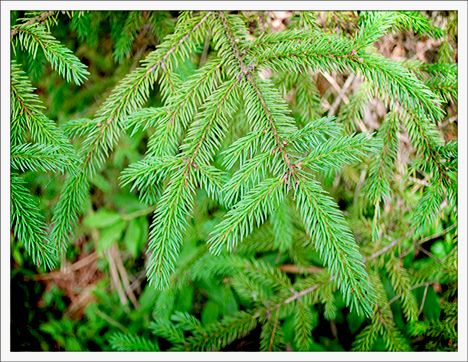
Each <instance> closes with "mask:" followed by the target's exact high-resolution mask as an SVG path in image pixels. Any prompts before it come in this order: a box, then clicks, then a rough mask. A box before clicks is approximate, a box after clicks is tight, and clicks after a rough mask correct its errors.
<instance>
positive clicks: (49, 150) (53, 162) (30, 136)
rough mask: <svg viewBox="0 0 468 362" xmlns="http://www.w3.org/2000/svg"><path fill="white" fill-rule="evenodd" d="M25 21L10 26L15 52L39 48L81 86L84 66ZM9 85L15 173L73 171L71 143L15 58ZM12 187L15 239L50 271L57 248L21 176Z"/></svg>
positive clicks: (16, 176)
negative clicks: (46, 109) (19, 49)
mask: <svg viewBox="0 0 468 362" xmlns="http://www.w3.org/2000/svg"><path fill="white" fill-rule="evenodd" d="M46 15H47V14H46ZM48 16H50V15H48ZM34 19H35V18H33V20H34ZM41 19H42V18H41ZM26 20H27V19H24V22H23V23H22V24H18V25H16V26H14V27H13V30H12V37H15V36H17V39H18V41H17V42H16V43H15V42H13V44H14V45H15V46H14V47H13V49H15V48H16V46H18V42H19V45H20V46H21V47H23V48H25V49H27V51H28V52H29V53H32V55H33V56H34V57H35V55H36V52H37V49H38V46H39V45H40V46H41V47H42V48H43V50H44V52H45V54H46V58H47V60H48V61H49V62H50V63H51V65H52V68H54V69H57V70H58V72H59V73H60V74H61V75H64V76H65V78H66V79H67V80H68V81H70V80H71V79H73V80H74V81H75V83H77V84H79V83H81V82H82V81H83V79H84V78H85V76H86V75H87V74H88V73H87V72H86V70H85V67H84V65H83V64H81V63H80V62H79V60H78V59H77V58H76V57H75V56H74V55H73V54H72V53H71V51H70V50H69V49H67V48H65V47H64V46H63V45H61V44H60V43H59V42H57V41H56V40H55V39H54V38H53V37H52V36H51V35H50V34H48V33H47V30H46V29H45V27H44V26H43V25H41V24H38V23H36V22H32V23H29V21H28V22H26ZM44 20H45V19H44ZM10 85H11V88H10V89H11V94H10V96H11V133H10V140H11V154H10V157H11V167H12V168H13V169H15V170H17V171H18V172H26V171H43V172H47V171H53V172H60V173H63V172H65V171H70V172H72V173H74V172H75V169H76V166H75V162H76V161H77V160H76V156H75V152H74V150H73V148H72V146H71V145H70V141H69V140H68V138H66V136H65V135H64V134H63V133H62V132H61V131H60V130H59V129H58V128H57V126H56V124H55V123H54V122H53V121H52V120H50V119H48V118H47V117H46V115H45V114H44V113H43V112H42V110H43V108H44V107H43V106H42V105H41V102H40V101H39V98H38V96H37V94H35V93H33V92H34V88H33V87H32V85H31V83H30V81H29V79H28V78H27V77H26V76H25V73H24V72H23V71H22V70H21V67H20V65H19V64H17V63H16V62H15V61H14V60H12V62H11V83H10ZM11 185H12V190H11V191H12V192H11V200H12V208H11V225H12V229H13V232H14V234H15V236H16V237H17V238H18V240H19V241H21V242H22V243H23V244H24V245H25V247H26V250H27V251H28V252H29V254H30V255H31V257H32V259H33V261H34V263H36V264H37V265H45V266H46V267H47V268H52V267H54V266H55V264H56V261H57V259H56V258H57V248H56V245H55V243H54V241H53V239H52V238H51V237H50V235H49V230H48V229H49V228H48V226H47V224H46V223H45V222H44V218H43V216H42V215H41V213H40V211H39V209H38V205H37V203H36V202H35V201H34V200H33V197H32V196H31V195H30V194H29V192H28V189H27V187H26V183H25V182H24V180H23V178H22V177H21V176H20V175H19V174H17V173H12V176H11Z"/></svg>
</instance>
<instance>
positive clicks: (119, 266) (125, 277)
mask: <svg viewBox="0 0 468 362" xmlns="http://www.w3.org/2000/svg"><path fill="white" fill-rule="evenodd" d="M111 253H112V254H113V256H114V258H115V261H116V265H117V269H118V271H119V274H120V277H121V278H122V281H123V284H124V287H125V292H126V293H127V295H128V298H129V299H130V301H131V302H132V303H133V305H134V306H135V309H139V308H140V303H138V300H137V298H136V297H135V294H134V293H133V289H131V287H130V281H129V280H128V274H127V271H126V270H125V267H124V265H123V262H122V258H121V257H120V250H119V248H118V247H117V246H116V245H115V244H114V245H112V248H111Z"/></svg>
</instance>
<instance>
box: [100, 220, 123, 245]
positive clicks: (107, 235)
mask: <svg viewBox="0 0 468 362" xmlns="http://www.w3.org/2000/svg"><path fill="white" fill-rule="evenodd" d="M126 225H127V223H126V222H125V221H124V220H120V221H118V222H117V223H115V224H113V225H112V226H109V227H108V228H106V229H104V230H103V231H102V234H101V238H100V239H99V244H98V246H97V251H104V250H106V249H108V248H109V247H111V246H112V244H114V243H115V242H116V241H118V240H120V238H121V237H122V233H123V231H124V229H125V226H126Z"/></svg>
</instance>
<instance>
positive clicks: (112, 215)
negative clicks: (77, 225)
mask: <svg viewBox="0 0 468 362" xmlns="http://www.w3.org/2000/svg"><path fill="white" fill-rule="evenodd" d="M119 220H120V215H119V213H118V212H116V211H109V210H106V209H99V210H98V211H96V212H95V213H94V214H92V215H89V216H87V217H86V218H85V219H84V221H83V224H84V225H86V226H88V227H92V228H98V229H104V228H105V227H108V226H111V225H114V224H115V223H117V222H118V221H119Z"/></svg>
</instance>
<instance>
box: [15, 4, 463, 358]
mask: <svg viewBox="0 0 468 362" xmlns="http://www.w3.org/2000/svg"><path fill="white" fill-rule="evenodd" d="M69 16H70V17H71V20H70V25H69V26H70V27H71V28H72V29H73V30H74V31H75V32H76V35H75V36H76V37H77V39H79V41H82V42H86V43H87V44H88V46H91V47H93V46H94V47H97V44H98V43H99V42H100V39H99V37H98V36H97V35H96V32H97V30H99V29H100V28H101V24H104V23H106V24H108V25H109V26H108V27H109V28H110V30H109V31H110V39H112V42H113V43H112V44H113V46H112V49H110V51H109V54H108V58H109V59H108V61H111V62H114V63H115V67H117V68H116V69H117V70H118V71H116V74H118V76H116V79H117V80H118V82H117V81H116V82H117V84H116V85H115V87H114V88H113V89H112V91H111V92H107V93H106V97H105V98H104V99H103V100H102V102H99V103H98V104H97V105H96V106H95V107H94V108H93V109H92V110H91V111H90V114H85V113H83V112H82V113H80V114H79V115H78V116H77V118H76V119H71V120H67V121H66V123H65V124H62V125H61V128H57V127H56V125H55V124H54V122H52V121H51V120H49V119H48V118H47V117H46V116H45V115H44V114H43V113H42V111H41V109H40V107H39V102H38V98H37V96H36V95H35V94H34V93H33V88H32V85H31V84H30V82H29V81H28V80H27V78H26V77H25V76H24V73H23V72H22V71H21V69H20V67H19V66H18V65H17V63H16V62H14V61H13V62H12V82H11V84H12V85H11V89H12V126H11V130H12V147H11V152H12V157H11V166H12V167H13V168H15V169H16V170H17V172H26V171H34V172H48V173H50V172H60V173H65V172H67V173H68V175H67V179H66V180H65V182H64V184H63V187H62V189H61V195H60V198H59V200H58V201H55V203H54V209H53V211H54V212H53V218H52V224H53V230H52V232H51V233H49V232H48V227H47V224H45V222H44V221H43V220H44V219H43V218H42V217H41V215H40V213H39V212H38V209H37V207H36V206H34V207H32V205H35V204H34V200H33V198H32V197H31V195H30V194H29V193H28V190H27V188H26V187H25V185H26V184H25V182H24V181H22V179H21V178H20V177H19V176H18V175H17V174H14V175H13V176H12V205H13V206H14V207H13V208H12V216H13V217H12V219H13V222H12V229H13V230H14V232H15V235H16V236H17V238H18V239H20V240H22V241H23V243H24V244H25V246H26V249H27V250H28V252H29V253H30V254H31V256H32V258H33V259H34V261H35V262H36V261H37V262H38V263H40V264H46V265H48V266H49V267H51V266H53V265H54V263H55V258H56V257H57V256H64V255H66V253H67V248H68V245H69V244H70V242H71V241H73V240H74V239H75V236H74V235H75V234H77V231H78V228H76V227H75V225H80V226H83V230H84V231H81V230H80V231H79V232H83V233H84V234H86V233H87V232H89V230H91V231H92V232H94V233H97V235H98V236H99V242H98V245H96V250H97V251H98V253H99V254H105V255H106V258H107V260H108V262H109V269H110V270H111V272H112V270H113V269H112V263H111V260H112V256H111V253H112V252H113V251H112V250H114V251H115V250H117V251H118V250H119V248H124V249H126V250H127V254H126V255H127V257H128V258H134V259H137V258H138V257H141V256H143V253H144V252H145V254H146V259H145V263H144V264H145V270H146V276H147V280H148V284H147V285H146V287H145V289H144V292H143V293H142V294H143V295H145V298H148V299H151V301H150V302H148V303H149V305H151V307H146V309H145V310H146V311H147V310H148V309H151V308H154V313H153V316H149V315H147V314H146V315H145V319H144V323H143V325H144V326H145V328H147V329H149V330H150V331H151V332H152V333H153V334H154V335H155V337H154V338H147V337H145V336H146V334H144V333H143V331H142V330H137V329H136V328H132V329H131V330H130V329H129V330H128V331H126V330H125V328H122V327H121V325H120V322H117V324H116V323H113V325H114V326H115V325H117V326H119V329H120V331H119V332H118V333H113V335H112V337H111V338H110V340H109V344H110V347H112V348H113V349H115V350H119V351H158V350H159V349H161V350H172V351H216V350H220V349H227V350H229V348H233V347H232V346H233V345H234V343H235V342H236V341H237V340H239V339H242V338H245V337H248V336H249V335H250V336H251V335H257V337H256V338H257V342H258V346H257V347H258V349H259V350H262V351H284V350H285V349H287V350H298V351H301V350H302V351H309V350H324V349H327V348H328V349H339V348H342V346H340V345H339V344H338V342H336V344H333V343H335V342H333V341H332V340H331V339H328V337H327V340H326V341H324V340H323V339H320V338H317V335H320V333H319V330H321V329H322V328H323V325H324V324H323V323H324V322H323V321H324V320H325V321H326V322H327V324H326V326H327V327H326V328H330V329H331V332H330V333H331V334H332V335H333V336H334V338H335V339H336V340H338V337H337V332H336V324H337V323H341V324H344V323H346V322H343V321H348V323H349V324H350V325H351V326H350V327H348V329H349V333H350V334H352V336H353V338H354V342H353V344H352V346H351V345H349V347H350V348H351V347H352V348H354V349H355V350H361V351H369V350H389V351H411V350H414V349H416V347H415V346H416V344H415V342H414V341H413V340H412V339H411V336H416V335H418V334H423V335H425V336H426V338H428V339H430V338H431V337H434V341H428V344H427V348H428V349H437V350H442V349H444V348H445V346H446V344H447V343H448V341H451V342H450V343H451V344H450V346H455V345H456V344H455V341H454V340H455V339H456V331H455V330H453V329H452V328H446V327H444V320H443V319H441V318H442V317H440V316H439V315H436V314H437V313H435V314H434V315H431V314H430V313H428V311H427V308H428V307H427V303H430V304H431V305H433V304H437V303H439V304H440V302H439V299H437V298H438V297H434V295H436V293H435V292H434V294H431V292H428V289H429V287H431V288H432V286H434V290H435V289H436V287H435V286H436V285H439V284H443V285H444V287H445V288H446V290H447V292H446V294H444V296H443V298H445V299H444V300H445V303H446V306H444V308H445V309H444V314H443V317H444V318H445V317H446V318H448V319H450V318H452V319H453V318H455V317H454V316H455V315H457V307H456V298H454V295H456V280H457V269H456V251H457V246H456V243H457V237H456V232H457V231H456V229H455V230H454V228H455V226H453V225H456V224H454V223H455V220H456V215H457V213H456V209H457V207H456V205H457V201H458V186H457V172H458V168H457V161H458V150H457V141H456V139H454V140H449V141H448V140H446V139H445V138H446V137H445V138H444V136H446V135H444V134H443V132H442V131H441V130H442V129H443V127H444V125H445V124H447V122H449V121H448V120H447V118H448V115H447V114H446V113H449V112H452V114H453V113H454V112H455V113H456V102H457V99H458V98H457V87H458V80H457V65H456V64H455V63H452V61H450V59H453V52H451V50H450V47H451V46H452V45H451V44H452V43H451V42H450V40H446V38H450V37H452V36H454V34H456V30H454V28H453V24H452V23H453V22H454V21H455V22H456V20H453V19H451V20H450V21H451V23H450V24H452V25H451V27H449V28H448V29H442V28H438V27H436V26H435V25H433V22H432V20H430V19H429V18H428V17H427V16H426V14H424V13H419V12H401V11H397V12H343V13H334V12H326V13H320V12H295V13H292V14H290V15H289V16H290V18H289V19H288V20H287V21H285V23H284V29H279V28H275V27H271V26H270V25H271V24H270V23H271V19H270V20H269V17H270V16H273V15H271V14H269V13H268V12H258V13H257V12H220V11H201V12H192V11H187V12H181V13H179V14H177V16H176V15H175V14H174V13H173V12H170V13H169V12H116V13H106V12H103V13H100V14H97V13H94V12H74V13H70V14H69ZM173 16H176V17H175V18H172V17H173ZM55 18H58V14H56V13H55V12H50V13H49V12H47V13H31V14H30V17H29V18H27V19H24V20H22V23H20V24H17V25H14V26H13V30H12V37H13V44H14V45H15V44H16V45H15V46H16V47H18V49H20V50H22V51H25V52H27V53H30V54H31V55H32V56H34V57H36V56H37V57H38V58H39V57H40V55H39V50H41V49H42V51H43V56H44V58H45V60H47V61H49V62H50V64H51V65H52V68H53V69H55V70H57V71H58V73H59V74H60V75H61V76H63V77H64V78H65V79H66V80H74V82H75V83H76V84H78V85H79V84H81V83H83V82H84V81H85V79H86V78H85V77H86V76H87V75H89V76H90V77H91V76H94V74H89V73H88V72H87V71H86V70H85V67H84V65H82V64H81V63H80V62H79V60H78V58H77V57H75V56H74V55H73V54H72V53H71V52H70V51H69V50H68V49H67V48H65V47H64V46H62V45H61V44H60V43H59V42H58V41H57V40H55V38H53V37H52V36H51V35H50V33H49V30H47V27H48V26H49V27H50V26H51V25H52V22H51V21H52V20H50V19H55ZM28 19H32V20H28ZM47 19H49V22H47ZM44 21H46V23H44V24H43V22H44ZM90 29H93V30H96V32H95V33H93V31H90ZM401 32H405V34H406V36H408V37H409V35H408V34H411V33H414V34H417V35H418V36H419V35H424V36H427V37H431V38H434V39H442V38H443V39H444V40H441V44H442V45H441V46H440V49H439V53H440V54H438V56H439V58H438V59H437V63H429V62H428V63H426V62H422V61H419V60H418V61H415V60H410V61H395V60H392V59H389V58H388V57H385V56H384V55H382V54H380V53H379V51H378V50H377V49H378V48H379V47H378V46H376V45H377V44H379V43H381V42H385V41H386V40H385V39H387V38H386V37H391V36H393V35H392V34H395V33H401ZM13 33H14V34H13ZM150 40H151V41H153V43H152V46H150V47H149V48H148V49H147V48H146V46H147V45H148V44H149V41H150ZM142 42H143V44H145V45H144V46H141V44H142ZM145 42H146V43H145ZM444 44H445V45H444ZM143 54H145V57H144V60H142V61H141V63H140V64H139V65H137V62H138V60H139V58H140V56H142V55H143ZM132 61H134V64H133V65H132V64H130V63H131V62H132ZM37 62H39V60H37ZM31 72H32V71H31ZM330 74H332V76H331V75H330ZM327 82H328V83H327ZM343 83H344V85H343V87H342V89H339V88H340V87H341V85H340V84H343ZM330 84H331V86H332V87H330ZM376 104H378V105H380V106H381V108H382V109H383V111H381V112H382V114H377V113H378V112H377V111H375V107H376V106H375V105H376ZM454 109H455V111H454ZM92 112H94V115H93V114H92ZM369 113H370V114H371V115H373V114H377V116H376V117H375V119H374V120H371V121H369ZM69 139H71V140H72V141H73V144H74V145H75V146H76V148H77V149H79V152H78V155H76V154H75V152H74V148H73V147H72V146H71V145H70V141H69ZM109 168H110V169H112V170H114V171H116V172H114V173H112V171H109ZM117 173H119V175H118V176H119V177H118V176H116V174H117ZM117 183H118V185H117ZM117 187H120V188H121V189H122V191H119V190H118V189H117ZM111 190H112V191H111ZM100 192H102V193H103V194H104V196H102V199H103V203H104V205H102V204H100V203H101V200H100V201H99V202H97V203H96V202H95V203H94V204H93V205H92V206H93V207H95V209H97V211H94V210H92V206H91V205H88V204H87V202H88V200H89V198H90V195H91V197H92V198H94V199H96V198H98V197H99V193H100ZM112 192H115V193H116V194H117V195H111V194H112ZM122 194H126V195H127V196H126V197H127V198H125V197H123V196H122ZM96 195H98V196H96ZM116 200H118V201H116ZM106 203H109V204H111V205H113V206H110V207H108V206H107V205H106ZM117 210H120V211H117ZM121 210H125V211H121ZM86 212H87V213H90V215H87V216H86V217H85V218H84V220H83V221H81V219H80V214H81V213H86ZM149 214H151V217H148V216H149ZM148 228H149V230H148ZM444 228H445V229H444ZM80 229H81V228H80ZM431 235H432V236H431ZM439 238H446V239H447V240H446V242H445V243H442V244H443V245H442V246H441V245H439V246H437V245H438V244H437V243H435V244H433V245H435V246H433V249H434V250H433V249H431V251H430V252H429V251H427V250H425V249H424V248H423V246H422V244H424V243H425V242H427V241H429V240H430V241H433V239H434V240H438V239H439ZM147 239H148V240H147ZM444 240H445V239H444ZM146 241H147V250H146V249H145V247H146ZM438 242H439V243H440V241H438ZM431 244H432V243H431ZM44 250H45V251H44ZM420 253H423V254H424V255H425V257H423V258H422V257H421V255H422V254H420ZM140 261H141V260H140ZM142 264H143V263H142ZM119 265H120V264H119ZM115 268H116V267H115V266H114V269H115ZM121 269H122V268H121V267H120V269H119V273H120V274H119V275H121V274H122V270H121ZM116 273H117V271H114V274H113V282H112V283H113V285H114V286H115V287H116V288H117V289H118V291H119V298H120V302H121V304H122V305H125V306H127V305H126V303H127V301H125V298H126V297H125V295H126V294H125V293H127V295H128V297H129V299H132V298H130V297H131V296H133V294H132V293H133V290H131V287H130V286H129V285H126V281H125V278H123V277H122V282H123V285H124V287H125V288H122V285H118V286H116V285H115V274H116ZM137 279H138V278H134V279H133V280H137ZM118 282H120V280H118ZM140 282H141V281H140ZM127 283H128V280H127ZM438 283H439V284H438ZM117 284H118V283H117ZM137 284H138V283H137ZM422 287H424V288H422ZM421 290H422V291H423V293H424V294H421V293H420V291H421ZM130 291H131V292H130ZM145 293H149V294H145ZM151 293H153V294H151ZM122 295H123V297H122ZM146 295H150V297H146ZM426 298H427V301H426ZM431 298H432V300H431ZM440 298H442V297H440ZM131 302H132V303H133V304H134V305H135V308H136V309H138V307H137V305H138V303H135V301H134V300H133V299H132V300H131ZM393 303H394V304H393ZM439 308H441V307H439ZM421 315H423V317H421ZM122 319H123V317H122ZM452 319H450V320H452ZM114 330H115V329H114ZM122 332H124V333H122ZM145 332H147V331H145ZM340 333H341V332H340ZM340 333H338V336H339V335H340ZM156 337H157V338H158V340H157V341H156ZM163 341H164V344H163V343H162V342H163ZM341 342H342V341H341ZM341 342H340V343H341ZM431 343H432V344H431Z"/></svg>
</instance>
